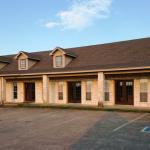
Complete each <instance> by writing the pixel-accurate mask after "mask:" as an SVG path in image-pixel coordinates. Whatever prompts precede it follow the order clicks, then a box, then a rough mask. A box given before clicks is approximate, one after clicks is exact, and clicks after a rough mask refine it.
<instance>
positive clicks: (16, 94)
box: [13, 82, 18, 99]
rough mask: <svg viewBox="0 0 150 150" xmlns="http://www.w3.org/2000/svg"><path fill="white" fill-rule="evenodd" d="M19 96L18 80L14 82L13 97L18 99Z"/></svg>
mask: <svg viewBox="0 0 150 150" xmlns="http://www.w3.org/2000/svg"><path fill="white" fill-rule="evenodd" d="M17 97H18V87H17V82H13V98H14V99H17Z"/></svg>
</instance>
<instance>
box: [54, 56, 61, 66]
mask: <svg viewBox="0 0 150 150" xmlns="http://www.w3.org/2000/svg"><path fill="white" fill-rule="evenodd" d="M58 58H61V61H60V62H61V63H60V64H57V59H58ZM55 67H56V68H60V67H63V56H62V55H57V56H55Z"/></svg>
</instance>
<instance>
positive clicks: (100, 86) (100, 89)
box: [98, 72, 105, 104]
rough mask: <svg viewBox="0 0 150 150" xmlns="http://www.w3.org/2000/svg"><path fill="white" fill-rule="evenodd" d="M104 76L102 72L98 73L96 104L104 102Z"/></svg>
mask: <svg viewBox="0 0 150 150" xmlns="http://www.w3.org/2000/svg"><path fill="white" fill-rule="evenodd" d="M104 88H105V76H104V73H103V72H99V73H98V103H102V104H103V102H104V100H105V93H104V92H105V91H104Z"/></svg>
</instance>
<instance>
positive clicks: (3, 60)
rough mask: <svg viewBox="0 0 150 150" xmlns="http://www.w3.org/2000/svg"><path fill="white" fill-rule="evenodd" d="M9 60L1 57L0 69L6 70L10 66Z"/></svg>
mask: <svg viewBox="0 0 150 150" xmlns="http://www.w3.org/2000/svg"><path fill="white" fill-rule="evenodd" d="M9 63H10V62H9V59H8V58H6V57H3V56H0V69H2V68H4V67H5V66H6V65H8V64H9Z"/></svg>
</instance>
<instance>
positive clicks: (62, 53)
mask: <svg viewBox="0 0 150 150" xmlns="http://www.w3.org/2000/svg"><path fill="white" fill-rule="evenodd" d="M50 55H51V56H52V57H53V67H54V68H64V67H65V66H67V65H68V64H69V63H70V62H71V61H72V60H73V59H74V58H76V56H75V55H74V54H73V53H71V52H69V51H68V50H66V49H63V48H60V47H56V48H55V49H54V50H53V51H52V52H51V53H50Z"/></svg>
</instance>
